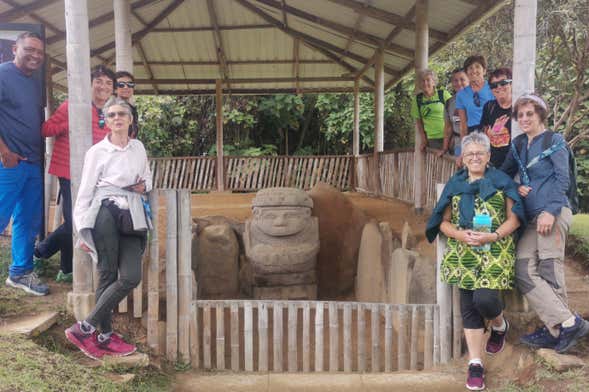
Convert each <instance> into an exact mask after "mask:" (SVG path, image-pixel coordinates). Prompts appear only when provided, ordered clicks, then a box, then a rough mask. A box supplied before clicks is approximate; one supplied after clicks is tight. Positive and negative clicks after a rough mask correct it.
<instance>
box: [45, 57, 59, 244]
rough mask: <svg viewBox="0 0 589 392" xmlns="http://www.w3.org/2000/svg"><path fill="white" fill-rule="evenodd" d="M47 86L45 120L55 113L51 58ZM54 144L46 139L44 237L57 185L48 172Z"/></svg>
mask: <svg viewBox="0 0 589 392" xmlns="http://www.w3.org/2000/svg"><path fill="white" fill-rule="evenodd" d="M45 86H46V91H45V94H46V105H45V118H49V117H50V116H51V114H52V113H53V82H52V80H51V59H50V58H49V57H48V58H47V59H45ZM53 144H55V138H54V137H48V138H45V170H44V174H45V177H44V178H45V182H44V184H43V191H44V193H43V235H47V234H48V233H49V206H50V205H51V196H52V195H51V194H52V192H51V191H52V190H53V184H54V183H55V176H52V175H50V174H49V172H48V171H49V162H50V161H51V155H52V154H53ZM56 201H57V198H56ZM56 207H57V203H56ZM54 212H55V213H57V208H55V211H54ZM56 228H57V226H53V230H55V229H56Z"/></svg>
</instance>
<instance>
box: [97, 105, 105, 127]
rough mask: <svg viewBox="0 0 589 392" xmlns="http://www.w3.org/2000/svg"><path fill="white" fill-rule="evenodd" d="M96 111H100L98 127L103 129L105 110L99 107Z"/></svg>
mask: <svg viewBox="0 0 589 392" xmlns="http://www.w3.org/2000/svg"><path fill="white" fill-rule="evenodd" d="M96 111H97V112H98V128H100V129H102V128H104V124H105V123H104V112H103V111H102V109H98V108H96Z"/></svg>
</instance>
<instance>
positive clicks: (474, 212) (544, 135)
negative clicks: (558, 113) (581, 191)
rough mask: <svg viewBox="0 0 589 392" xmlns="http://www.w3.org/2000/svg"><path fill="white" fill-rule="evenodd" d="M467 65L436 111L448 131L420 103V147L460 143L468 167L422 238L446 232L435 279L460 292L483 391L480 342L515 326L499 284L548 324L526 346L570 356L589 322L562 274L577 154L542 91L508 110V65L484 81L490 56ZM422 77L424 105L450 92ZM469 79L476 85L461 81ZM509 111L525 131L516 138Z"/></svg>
mask: <svg viewBox="0 0 589 392" xmlns="http://www.w3.org/2000/svg"><path fill="white" fill-rule="evenodd" d="M464 71H465V75H463V71H462V70H456V71H454V72H453V73H452V84H453V86H454V88H455V89H456V88H458V87H459V86H462V89H460V90H459V91H457V93H456V95H455V97H456V98H455V104H454V103H453V102H451V101H450V100H451V99H452V98H454V97H452V98H450V99H448V100H446V102H445V103H444V104H437V106H438V108H437V109H435V110H436V111H437V112H438V117H439V116H441V113H442V110H445V132H444V133H443V134H442V133H440V132H439V129H440V128H439V126H440V124H441V122H440V121H438V124H437V126H436V128H433V127H430V126H429V125H428V122H427V121H426V118H425V117H426V116H427V115H428V114H431V113H433V112H434V109H433V107H432V108H431V110H429V111H426V110H420V111H419V113H420V115H421V116H422V118H418V119H417V120H416V122H417V129H418V130H420V131H421V130H423V131H424V132H422V141H423V144H422V149H425V148H426V147H432V148H438V149H441V153H440V154H443V153H445V152H446V151H449V150H450V149H451V148H452V147H454V153H455V154H456V156H457V159H458V163H459V164H460V165H461V166H462V169H460V170H459V171H458V172H457V173H456V174H455V175H454V176H452V178H450V179H449V181H448V182H447V184H446V186H445V188H444V191H443V193H442V195H441V197H440V199H439V201H438V203H437V205H436V207H435V208H434V210H433V213H432V216H431V217H430V219H429V221H428V225H427V229H426V235H427V238H428V239H429V240H430V241H433V240H434V239H435V238H436V236H437V235H438V234H439V233H440V232H441V233H443V234H444V235H445V236H446V237H447V238H448V240H447V246H446V250H445V252H444V255H443V259H442V264H441V266H440V270H439V276H440V278H441V279H442V280H443V281H444V282H446V283H448V284H451V285H455V286H457V287H458V289H459V293H460V312H461V315H462V323H463V327H464V335H465V338H466V344H467V348H468V355H469V363H468V376H467V382H466V387H467V388H468V389H470V390H482V389H484V388H485V383H484V368H483V360H482V358H483V346H484V347H485V349H484V350H485V352H486V353H487V354H489V355H496V354H498V353H499V352H501V351H502V350H503V347H504V345H505V338H506V335H507V332H508V331H509V327H510V325H509V322H508V321H507V320H506V319H505V317H504V314H503V310H504V308H505V304H504V302H503V300H502V291H505V290H512V289H514V288H516V287H517V288H518V289H519V291H520V292H521V293H522V294H523V295H524V296H525V298H526V299H527V301H528V303H529V304H530V306H531V307H532V309H534V311H535V312H536V313H537V315H538V317H539V318H540V320H541V321H542V322H543V324H544V325H543V326H542V327H541V328H538V329H537V330H535V331H534V332H532V333H530V334H527V335H524V336H522V337H521V338H520V342H521V343H523V344H525V345H528V346H530V347H534V348H549V349H554V350H556V351H557V352H558V353H564V352H566V351H568V350H569V349H570V348H571V347H573V346H574V345H576V344H577V343H578V341H579V339H580V338H582V337H583V336H585V335H587V333H589V322H587V321H586V320H584V319H583V318H581V316H580V315H579V314H577V313H575V312H574V310H573V309H571V308H570V307H569V305H568V301H567V293H566V284H565V278H564V257H565V242H566V237H567V233H568V230H569V228H570V225H571V222H572V214H573V211H574V210H575V209H576V205H575V199H574V194H575V191H576V183H575V178H574V174H573V173H574V170H573V165H574V159H573V157H572V152H571V150H570V149H569V147H568V145H567V143H566V141H565V140H564V138H563V137H562V136H561V135H560V134H558V133H555V132H552V131H550V130H548V129H547V128H546V125H545V123H546V118H547V116H548V106H547V105H546V102H544V100H543V99H542V98H541V97H540V96H538V95H535V94H525V95H522V96H521V97H519V98H518V99H517V100H516V101H515V103H514V104H513V107H512V102H511V101H512V98H511V94H512V92H511V70H510V69H509V68H498V69H496V70H494V71H493V72H491V73H490V76H489V78H488V80H487V81H485V80H484V77H485V73H486V63H485V60H484V58H482V57H481V56H472V57H469V58H468V59H467V60H466V61H465V62H464ZM422 76H423V77H425V78H426V79H425V81H422V89H423V92H422V93H420V94H423V98H421V100H422V103H420V102H419V100H420V98H419V95H418V96H417V97H416V100H415V106H416V107H418V108H419V107H420V106H421V107H423V106H424V105H428V103H427V102H430V100H431V99H432V97H434V100H436V99H439V101H442V98H443V97H446V96H447V95H446V94H445V93H443V94H442V93H441V92H440V93H438V95H439V98H438V97H437V96H436V93H433V91H435V84H434V83H432V82H433V81H434V80H435V75H433V73H431V71H425V72H423V73H422ZM465 76H466V77H468V81H469V82H470V85H468V86H465V87H464V84H466V82H465V81H464V79H463V78H464V77H465ZM455 79H456V81H455ZM429 105H431V104H429ZM454 107H455V108H456V109H455V111H453V110H454ZM448 108H450V111H449V110H448ZM456 112H457V113H456ZM456 114H457V115H456ZM414 117H415V116H414ZM512 118H513V119H515V120H516V121H517V123H518V125H519V128H520V129H521V130H522V132H523V133H522V134H521V135H519V136H517V137H515V138H513V140H512V137H511V119H512ZM452 120H455V121H454V124H452ZM456 128H459V129H460V132H459V133H458V132H457V131H456ZM434 129H435V133H432V132H431V131H432V130H434ZM442 135H443V139H442ZM516 175H518V176H519V183H516V182H515V181H514V180H513V178H514V177H515V176H516ZM486 331H488V332H489V336H488V338H487V339H486V341H485V332H486Z"/></svg>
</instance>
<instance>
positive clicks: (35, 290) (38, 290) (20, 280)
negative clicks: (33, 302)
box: [6, 272, 49, 296]
mask: <svg viewBox="0 0 589 392" xmlns="http://www.w3.org/2000/svg"><path fill="white" fill-rule="evenodd" d="M6 284H7V285H8V286H12V287H15V288H17V289H22V290H24V291H26V292H27V293H29V294H33V295H39V296H42V295H47V294H49V287H47V285H46V284H45V283H43V282H41V280H40V279H39V277H38V276H37V274H36V273H35V272H29V273H28V274H23V275H13V276H8V278H6Z"/></svg>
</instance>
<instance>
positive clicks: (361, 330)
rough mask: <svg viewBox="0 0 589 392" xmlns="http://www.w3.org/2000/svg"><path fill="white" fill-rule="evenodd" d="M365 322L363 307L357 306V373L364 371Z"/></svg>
mask: <svg viewBox="0 0 589 392" xmlns="http://www.w3.org/2000/svg"><path fill="white" fill-rule="evenodd" d="M365 331H366V321H365V318H364V305H362V304H358V371H359V372H361V373H362V372H365V371H366V340H365V339H366V332H365Z"/></svg>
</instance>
